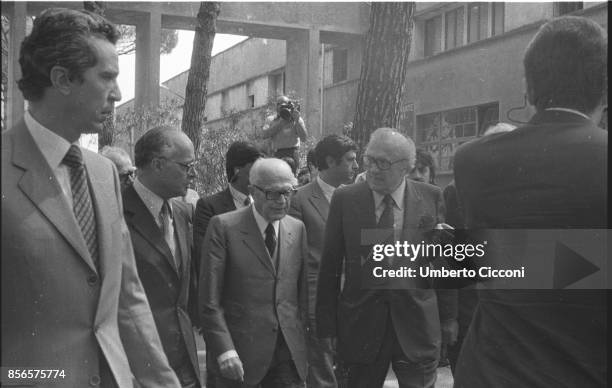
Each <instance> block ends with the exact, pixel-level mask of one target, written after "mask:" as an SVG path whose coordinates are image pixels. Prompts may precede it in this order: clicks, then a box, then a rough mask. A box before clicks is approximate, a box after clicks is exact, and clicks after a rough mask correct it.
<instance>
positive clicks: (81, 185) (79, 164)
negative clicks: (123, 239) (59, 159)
mask: <svg viewBox="0 0 612 388" xmlns="http://www.w3.org/2000/svg"><path fill="white" fill-rule="evenodd" d="M63 162H64V164H65V165H67V166H68V167H69V170H70V188H71V190H72V210H73V211H74V216H75V217H76V220H77V223H78V224H79V227H80V228H81V232H82V233H83V238H84V239H85V243H86V244H87V249H88V250H89V253H90V254H91V258H92V259H93V262H94V264H95V265H96V267H98V237H97V227H96V217H95V214H94V210H93V206H92V203H91V196H90V193H89V185H88V183H87V171H86V170H85V165H84V164H83V155H82V153H81V149H80V148H79V147H78V146H76V145H74V144H73V145H71V146H70V149H69V150H68V152H67V153H66V156H64V159H63Z"/></svg>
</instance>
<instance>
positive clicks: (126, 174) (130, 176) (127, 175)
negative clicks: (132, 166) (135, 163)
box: [119, 170, 136, 182]
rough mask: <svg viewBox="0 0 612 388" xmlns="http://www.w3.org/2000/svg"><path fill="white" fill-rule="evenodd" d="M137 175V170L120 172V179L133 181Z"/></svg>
mask: <svg viewBox="0 0 612 388" xmlns="http://www.w3.org/2000/svg"><path fill="white" fill-rule="evenodd" d="M135 176H136V170H131V171H126V172H122V173H121V174H119V180H120V181H121V182H128V181H133V180H134V178H135Z"/></svg>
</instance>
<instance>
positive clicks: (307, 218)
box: [289, 135, 359, 388]
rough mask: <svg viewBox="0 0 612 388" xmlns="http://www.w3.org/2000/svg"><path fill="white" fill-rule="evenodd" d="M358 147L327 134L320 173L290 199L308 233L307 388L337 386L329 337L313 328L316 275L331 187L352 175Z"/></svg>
mask: <svg viewBox="0 0 612 388" xmlns="http://www.w3.org/2000/svg"><path fill="white" fill-rule="evenodd" d="M356 152H357V146H356V145H355V143H354V142H353V141H352V140H351V139H350V138H348V137H346V136H339V135H329V136H326V137H324V138H323V139H322V140H321V141H319V143H317V145H316V147H315V158H316V164H317V165H318V166H320V167H319V175H318V176H317V177H316V178H315V180H314V181H313V182H310V183H308V184H307V185H305V186H303V187H300V188H299V189H298V191H297V193H296V195H295V197H294V198H293V199H292V200H291V209H290V210H289V214H290V215H292V216H294V217H295V218H297V219H299V220H302V221H303V222H304V225H305V226H306V232H307V234H308V262H307V268H308V274H307V277H308V315H309V316H308V320H309V322H308V326H309V330H308V365H309V369H308V379H307V381H306V383H307V386H309V387H319V388H327V387H336V386H337V383H336V378H335V376H334V369H333V366H334V358H333V349H332V343H331V341H330V339H329V338H324V339H319V338H318V336H317V335H316V330H315V302H316V291H317V277H318V276H319V265H320V263H321V250H322V249H323V237H324V232H325V222H326V221H327V215H328V213H329V202H330V201H331V197H332V194H333V192H334V190H335V189H336V188H337V187H338V186H340V185H342V184H348V183H351V182H352V181H353V179H354V178H355V173H356V171H357V169H358V168H359V165H358V164H357V154H356Z"/></svg>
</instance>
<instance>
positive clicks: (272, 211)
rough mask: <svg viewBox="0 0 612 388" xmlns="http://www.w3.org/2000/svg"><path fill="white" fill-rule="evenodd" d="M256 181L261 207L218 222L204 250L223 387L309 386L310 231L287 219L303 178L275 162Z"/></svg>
mask: <svg viewBox="0 0 612 388" xmlns="http://www.w3.org/2000/svg"><path fill="white" fill-rule="evenodd" d="M249 181H250V186H249V191H250V193H251V196H252V197H253V201H254V202H253V204H252V205H250V206H248V207H245V208H241V209H238V210H235V211H232V212H229V213H224V214H220V215H217V216H215V217H213V218H212V219H211V220H210V223H209V225H208V229H207V231H206V235H205V237H204V245H203V247H202V257H201V259H202V260H201V266H202V268H201V271H200V308H201V323H202V327H203V332H204V339H205V340H206V345H207V351H208V352H211V353H212V357H213V359H214V360H216V362H215V363H213V366H214V368H215V370H214V374H215V376H217V379H216V386H217V387H218V388H223V387H257V386H261V387H262V388H270V387H278V388H281V387H282V388H288V387H303V386H304V383H303V381H304V380H305V378H306V374H307V361H306V357H307V356H306V344H305V319H306V316H307V311H306V309H307V296H308V295H307V289H306V287H307V286H306V276H305V275H306V272H305V268H304V264H305V262H306V260H307V255H308V252H307V247H308V244H307V240H306V228H305V227H304V224H303V223H302V222H301V221H299V220H297V219H295V218H293V217H291V216H287V211H288V210H289V205H290V200H291V196H292V195H293V193H294V192H295V189H294V186H295V185H296V184H297V182H296V178H295V177H294V175H293V172H292V171H291V169H290V167H289V165H288V164H287V163H285V162H284V161H282V160H280V159H275V158H267V159H258V160H256V161H255V163H253V166H252V167H251V171H250V174H249Z"/></svg>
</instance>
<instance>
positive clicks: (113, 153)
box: [100, 146, 136, 192]
mask: <svg viewBox="0 0 612 388" xmlns="http://www.w3.org/2000/svg"><path fill="white" fill-rule="evenodd" d="M100 155H102V156H105V157H106V158H108V159H110V161H111V162H113V163H114V164H115V167H117V172H118V173H119V183H120V184H121V192H123V191H124V190H125V189H126V188H127V187H129V186H131V185H132V183H134V178H135V177H136V167H134V166H133V165H132V160H131V159H130V155H128V153H127V152H125V151H124V150H123V148H119V147H112V146H104V148H102V150H101V151H100Z"/></svg>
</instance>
